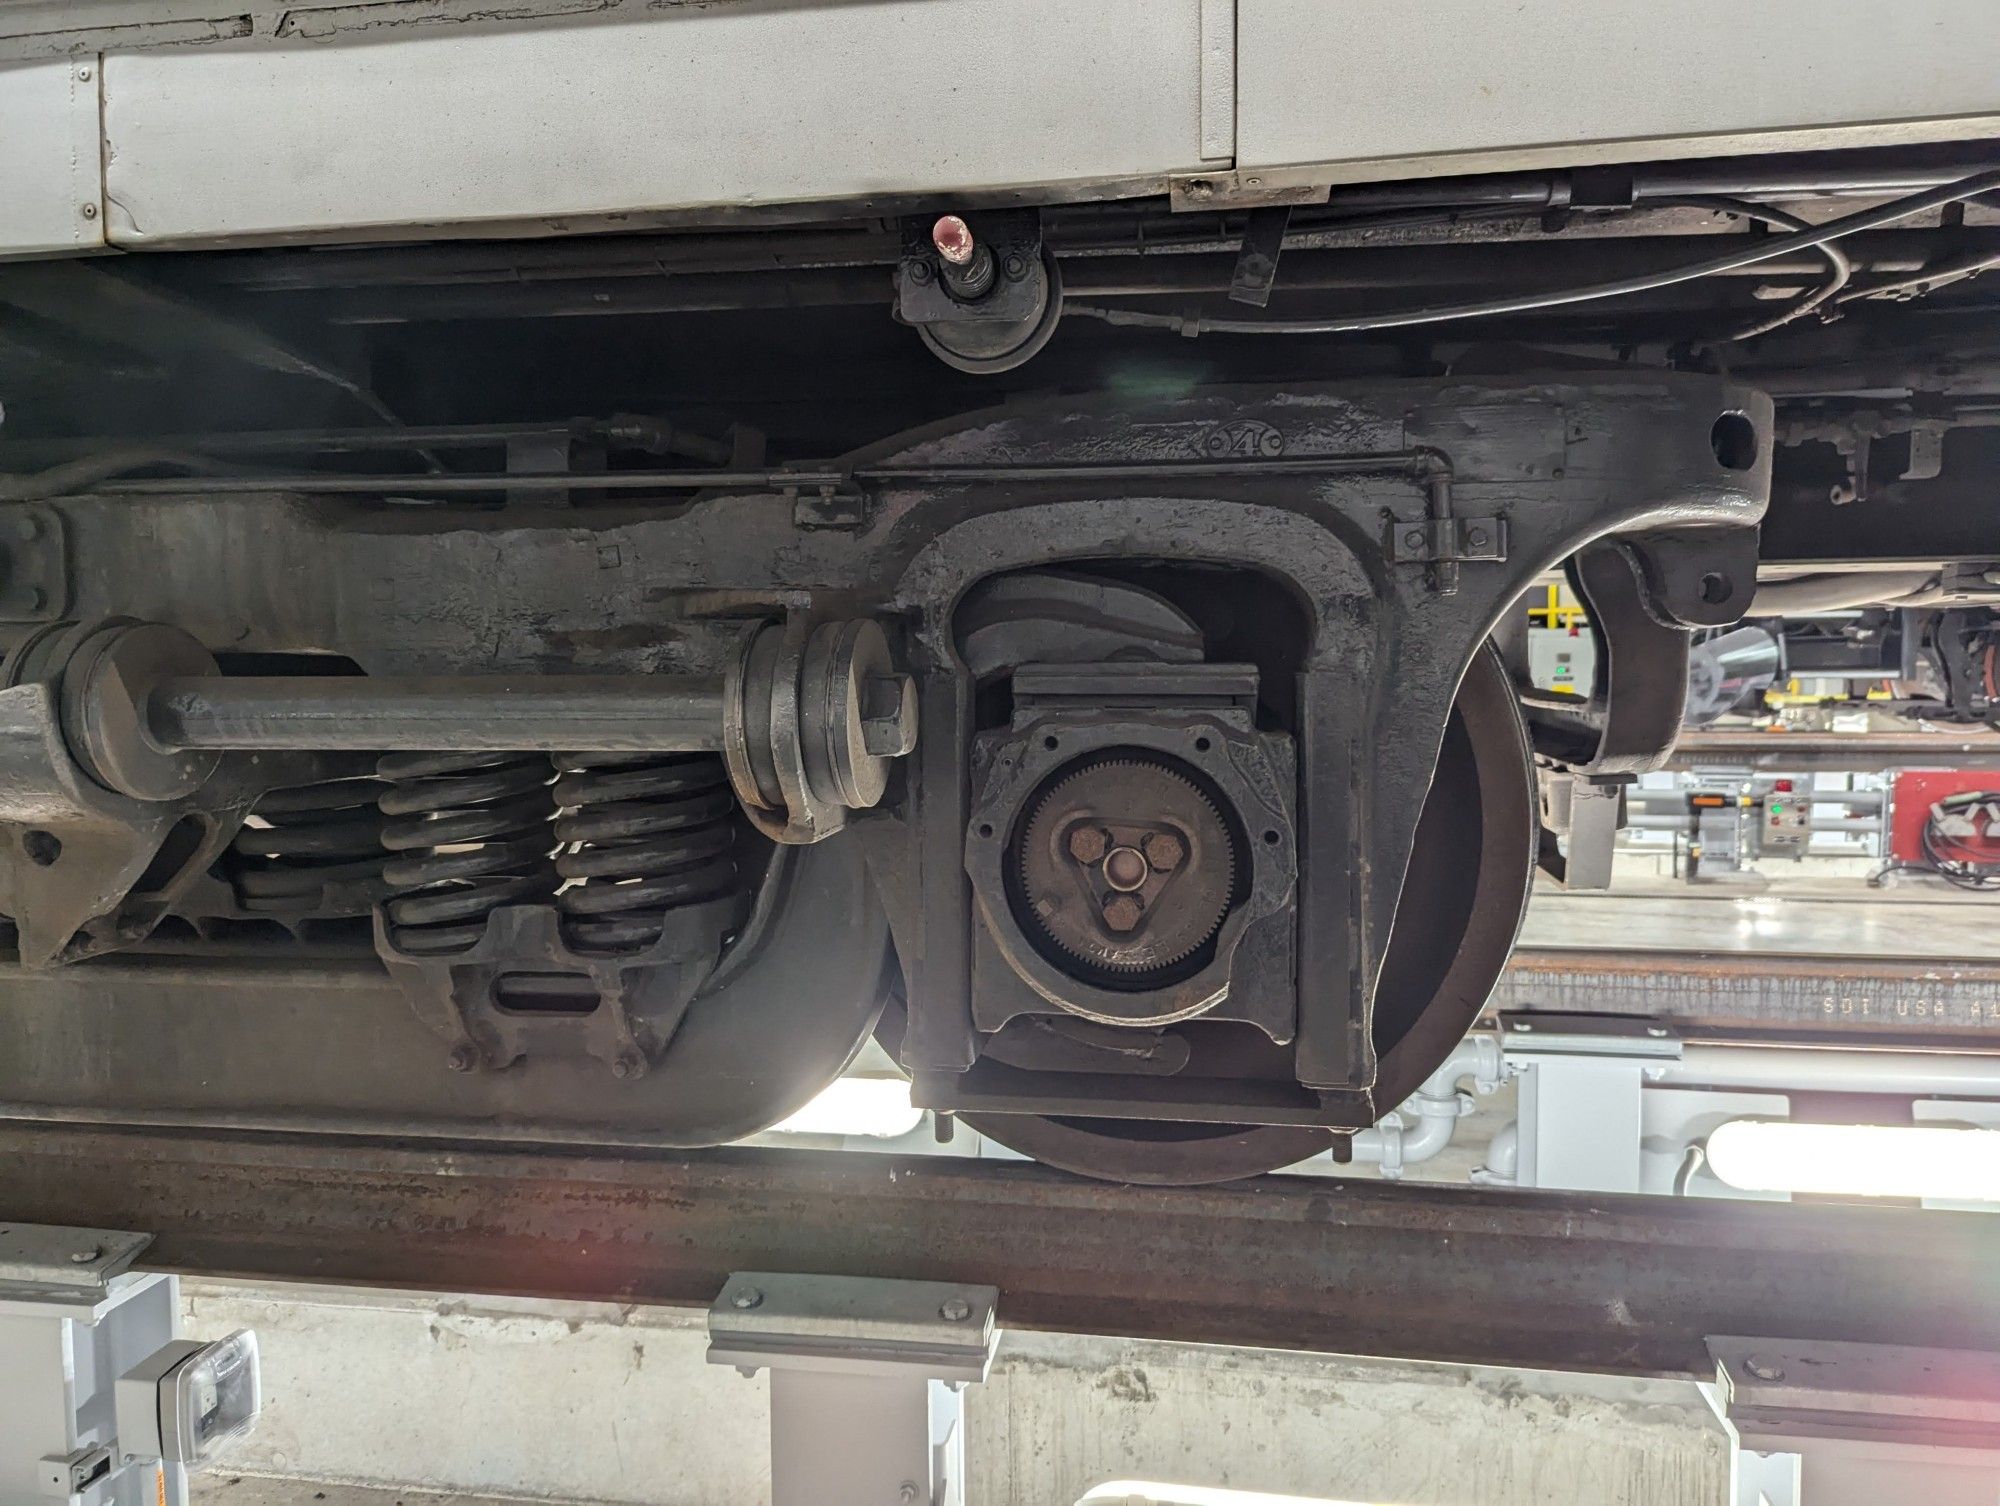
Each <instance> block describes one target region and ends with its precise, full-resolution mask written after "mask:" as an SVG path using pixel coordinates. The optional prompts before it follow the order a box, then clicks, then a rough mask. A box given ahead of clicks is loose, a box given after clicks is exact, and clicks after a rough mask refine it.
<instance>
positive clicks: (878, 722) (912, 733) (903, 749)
mask: <svg viewBox="0 0 2000 1506" xmlns="http://www.w3.org/2000/svg"><path fill="white" fill-rule="evenodd" d="M861 745H862V747H864V748H865V749H867V750H868V752H870V753H872V754H873V755H874V756H875V757H877V758H901V757H902V756H903V755H904V754H905V753H908V752H909V751H910V750H911V749H912V748H914V747H916V745H917V682H916V681H915V680H913V679H911V678H910V677H909V676H908V675H876V676H875V677H874V678H873V679H871V680H869V681H868V682H867V683H866V684H864V685H863V686H862V687H861Z"/></svg>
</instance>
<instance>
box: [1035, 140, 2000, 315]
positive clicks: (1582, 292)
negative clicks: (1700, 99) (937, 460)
mask: <svg viewBox="0 0 2000 1506" xmlns="http://www.w3.org/2000/svg"><path fill="white" fill-rule="evenodd" d="M1995 190H2000V168H1996V169H1991V170H1989V171H1987V172H1983V173H1978V174H1975V175H1974V176H1972V177H1970V178H1961V179H1959V180H1958V181H1957V182H1955V183H1947V184H1944V185H1943V186H1941V187H1938V188H1933V189H1928V190H1926V191H1925V192H1923V193H1918V194H1911V195H1909V196H1908V197H1906V198H1901V199H1896V200H1893V201H1892V202H1890V203H1887V204H1881V205H1877V206H1876V207H1875V208H1873V209H1866V210H1862V211H1861V212H1860V213H1858V214H1850V215H1845V216H1843V217H1842V218H1840V219H1837V220H1829V221H1828V222H1827V223H1826V224H1824V225H1818V226H1814V227H1812V228H1810V229H1806V230H1799V231H1794V232H1792V233H1790V234H1787V235H1774V236H1767V237H1764V238H1762V239H1760V240H1758V241H1756V242H1755V243H1754V244H1752V245H1748V246H1745V247H1742V248H1741V249H1738V250H1735V251H1729V252H1725V253H1723V254H1722V255H1720V256H1711V257H1707V258H1704V259H1703V260H1701V261H1696V262H1689V263H1688V264H1687V265H1686V266H1682V267H1670V268H1668V269H1666V270H1664V271H1660V272H1647V273H1643V274H1641V275H1639V276H1636V277H1625V278H1619V279H1617V280H1615V281H1612V282H1599V283H1588V284H1585V285H1584V286H1582V287H1575V288H1560V289H1555V290H1552V291H1549V292H1542V293H1516V294H1513V295H1511V296H1509V297H1504V298H1488V299H1483V300H1481V301H1480V302H1477V303H1452V304H1438V305H1434V306H1432V307H1430V308H1415V309H1401V310H1397V311H1395V312H1392V313H1386V314H1355V315H1349V316H1346V317H1342V318H1335V319H1230V318H1223V319H1212V318H1208V317H1206V316H1204V315H1201V314H1185V315H1183V314H1153V313H1147V312H1144V311H1142V310H1136V309H1114V308H1107V307H1104V306H1102V305H1098V304H1087V303H1071V304H1066V305H1064V308H1063V312H1064V313H1065V314H1077V315H1081V316H1082V317H1083V318H1086V319H1100V320H1102V321H1103V322H1104V323H1106V324H1111V325H1119V326H1126V327H1130V328H1137V329H1170V330H1173V331H1175V332H1177V333H1179V334H1183V335H1190V336H1192V335H1199V334H1204V333H1210V332H1213V333H1216V334H1227V335H1342V334H1358V333H1362V332H1365V331H1368V330H1378V329H1403V328H1407V327H1409V326H1411V325H1416V324H1441V323H1444V322H1446V321H1448V320H1455V319H1486V318H1494V317H1498V316H1501V315H1506V314H1527V313H1533V312H1535V311H1536V310H1538V309H1547V308H1560V307H1563V306H1565V305H1568V304H1572V303H1589V302H1593V301H1595V300H1597V299H1600V298H1621V297H1626V296H1629V295H1630V294H1634V293H1651V292H1655V291H1657V290H1659V289H1661V288H1669V287H1673V286H1675V285H1676V284H1678V283H1683V282H1693V281H1695V280H1697V279H1699V278H1703V277H1713V276H1715V275H1716V274H1718V273H1722V272H1734V271H1738V270H1740V269H1741V268H1744V267H1754V266H1756V265H1757V264H1758V263H1760V262H1767V261H1776V260H1777V259H1779V258H1780V257H1784V256H1789V255H1791V254H1792V253H1794V252H1797V251H1810V250H1816V249H1818V248H1820V247H1823V246H1826V245H1828V244H1829V243H1831V242H1833V241H1837V240H1840V239H1842V238H1844V237H1846V236H1849V235H1856V234H1859V233H1860V232H1862V231H1864V230H1877V229H1880V228H1881V227H1882V226H1884V225H1893V224H1895V223H1896V222H1897V221H1898V220H1906V219H1909V218H1910V217H1911V216H1912V215H1918V214H1923V213H1925V212H1927V211H1929V210H1932V209H1939V208H1942V207H1943V206H1944V205H1946V204H1956V203H1958V202H1960V201H1961V200H1964V199H1972V198H1977V197H1978V196H1979V195H1980V194H1984V193H1992V192H1994V191H1995Z"/></svg>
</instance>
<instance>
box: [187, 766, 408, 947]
mask: <svg viewBox="0 0 2000 1506" xmlns="http://www.w3.org/2000/svg"><path fill="white" fill-rule="evenodd" d="M382 788H383V787H382V782H381V781H380V780H378V779H374V778H370V777H367V776H362V777H359V778H354V779H330V780H327V781H325V782H324V783H321V784H302V785H294V786H292V787H291V788H289V789H276V790H270V791H267V792H266V793H265V794H264V795H263V796H262V797H261V798H260V799H259V800H258V801H257V804H256V807H255V808H254V809H253V810H252V812H251V818H250V819H251V822H253V823H255V824H246V825H245V826H244V827H243V829H242V830H241V831H239V832H238V833H237V834H236V838H235V840H234V841H233V842H231V843H230V845H229V855H228V857H227V858H226V859H225V860H224V863H223V871H224V875H225V877H226V878H227V879H228V881H229V884H230V887H231V888H233V889H234V890H235V891H236V899H237V903H239V904H240V905H242V907H243V908H244V909H246V910H255V911H258V912H261V913H264V914H296V915H300V916H312V917H316V918H331V917H337V916H344V915H365V914H367V913H368V909H369V907H370V906H371V905H372V904H374V902H375V900H376V899H377V898H379V897H380V891H381V889H382V869H383V866H384V864H385V863H386V862H387V857H386V855H385V854H384V853H383V851H382V813H381V811H380V810H379V809H377V807H376V804H375V802H376V799H377V797H379V796H380V795H381V793H382ZM334 886H340V887H342V888H344V889H346V891H347V893H346V896H345V897H344V898H343V897H342V896H340V895H338V894H335V893H330V892H329V891H330V890H331V889H333V888H334Z"/></svg>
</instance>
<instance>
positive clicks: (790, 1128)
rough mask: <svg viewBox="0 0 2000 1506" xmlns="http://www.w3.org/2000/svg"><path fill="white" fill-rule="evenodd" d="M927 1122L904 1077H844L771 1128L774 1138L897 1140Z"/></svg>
mask: <svg viewBox="0 0 2000 1506" xmlns="http://www.w3.org/2000/svg"><path fill="white" fill-rule="evenodd" d="M923 1122H924V1111H923V1110H922V1109H920V1108H918V1107H916V1106H915V1105H914V1104H912V1103H911V1102H910V1085H909V1084H908V1083H907V1082H904V1081H903V1079H902V1078H900V1077H843V1078H841V1079H840V1080H839V1081H837V1082H835V1083H833V1084H832V1085H831V1086H830V1087H828V1088H827V1090H826V1091H825V1092H824V1093H821V1094H820V1095H819V1097H817V1098H815V1099H814V1100H813V1101H812V1102H811V1103H809V1104H807V1105H806V1106H805V1107H804V1108H802V1109H800V1110H799V1111H798V1112H797V1113H796V1114H794V1115H792V1117H791V1118H789V1119H787V1120H784V1121H783V1122H782V1123H779V1124H775V1125H773V1126H772V1127H771V1133H772V1134H774V1135H867V1136H871V1137H873V1138H875V1139H878V1140H893V1139H895V1138H896V1137H897V1136H898V1135H907V1134H908V1133H909V1132H910V1131H911V1130H913V1129H915V1128H916V1127H917V1126H918V1125H919V1124H922V1123H923Z"/></svg>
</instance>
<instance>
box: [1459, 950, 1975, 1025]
mask: <svg viewBox="0 0 2000 1506" xmlns="http://www.w3.org/2000/svg"><path fill="white" fill-rule="evenodd" d="M1487 1008H1488V1010H1489V1012H1493V1013H1497V1012H1499V1011H1502V1010H1506V1011H1526V1012H1533V1011H1536V1010H1546V1011H1554V1012H1557V1013H1564V1014H1576V1013H1583V1014H1617V1015H1649V1016H1656V1017H1658V1018H1660V1019H1663V1020H1666V1021H1668V1022H1670V1023H1672V1024H1674V1025H1676V1026H1678V1027H1679V1028H1680V1029H1681V1031H1682V1033H1684V1034H1685V1033H1691V1032H1692V1033H1698V1032H1700V1031H1703V1030H1714V1031H1717V1032H1721V1033H1727V1034H1744V1033H1756V1034H1764V1035H1768V1034H1791V1033H1795V1032H1804V1033H1811V1034H1814V1035H1829V1036H1831V1035H1839V1036H1843V1037H1848V1036H1857V1035H1859V1036H1867V1037H1870V1038H1876V1037H1884V1038H1886V1037H1892V1036H1893V1037H1905V1038H1910V1039H1913V1040H1917V1039H1920V1040H1923V1041H1926V1042H1929V1043H1932V1044H1944V1043H1948V1042H1954V1041H1963V1042H1966V1043H1973V1042H1977V1043H1979V1044H1983V1045H1987V1046H1991V1045H1994V1044H1996V1043H2000V963H1993V962H1973V961H1929V960H1924V959H1903V958H1894V957H1825V956H1822V957H1812V956H1782V957H1780V956H1759V955H1755V954H1747V953H1742V952H1648V951H1600V950H1589V949H1584V948H1575V949H1570V948H1561V949H1556V948H1546V949H1532V950H1531V949H1528V948H1523V949H1521V950H1519V951H1517V952H1515V954H1514V956H1513V958H1512V960H1511V961H1510V962H1509V963H1508V967H1507V972H1506V974H1505V976H1503V977H1502V979H1501V980H1500V984H1499V986H1498V987H1497V988H1496V989H1495V990H1494V992H1493V997H1492V999H1491V1000H1490V1001H1489V1002H1488V1005H1487Z"/></svg>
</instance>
